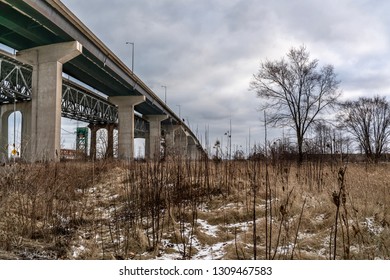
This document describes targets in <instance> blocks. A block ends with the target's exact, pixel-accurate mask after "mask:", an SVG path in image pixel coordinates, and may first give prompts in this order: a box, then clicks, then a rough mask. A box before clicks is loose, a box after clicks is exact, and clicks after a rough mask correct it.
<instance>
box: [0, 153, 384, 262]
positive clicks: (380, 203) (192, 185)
mask: <svg viewBox="0 0 390 280" xmlns="http://www.w3.org/2000/svg"><path fill="white" fill-rule="evenodd" d="M389 170H390V166H389V165H388V164H385V163H383V164H378V165H368V164H352V163H350V164H345V163H341V162H321V161H318V162H307V163H303V164H302V165H301V166H300V167H298V166H297V165H296V164H295V163H294V162H289V161H279V162H270V163H266V162H264V161H223V162H214V161H209V160H204V161H185V160H180V159H175V160H172V161H165V162H120V161H115V162H108V161H99V162H95V163H91V162H90V163H81V162H78V163H77V162H65V163H58V164H54V163H52V164H34V165H29V164H14V165H6V166H1V167H0V259H389V258H390V251H389V250H390V227H389V223H390V213H389V208H388V207H389V201H390V196H389V194H390V186H389V183H390V172H389Z"/></svg>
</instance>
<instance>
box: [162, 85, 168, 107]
mask: <svg viewBox="0 0 390 280" xmlns="http://www.w3.org/2000/svg"><path fill="white" fill-rule="evenodd" d="M161 87H163V88H164V89H165V93H164V103H165V104H167V86H161Z"/></svg>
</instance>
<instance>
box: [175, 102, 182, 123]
mask: <svg viewBox="0 0 390 280" xmlns="http://www.w3.org/2000/svg"><path fill="white" fill-rule="evenodd" d="M176 106H177V107H179V118H180V120H181V105H176Z"/></svg>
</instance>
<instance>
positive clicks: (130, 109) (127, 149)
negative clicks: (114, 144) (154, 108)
mask: <svg viewBox="0 0 390 280" xmlns="http://www.w3.org/2000/svg"><path fill="white" fill-rule="evenodd" d="M109 101H110V102H111V103H114V104H115V105H117V106H118V119H119V123H118V157H119V158H120V159H126V160H129V159H131V160H132V159H134V106H135V105H137V104H139V103H142V102H144V101H145V96H114V97H110V98H109Z"/></svg>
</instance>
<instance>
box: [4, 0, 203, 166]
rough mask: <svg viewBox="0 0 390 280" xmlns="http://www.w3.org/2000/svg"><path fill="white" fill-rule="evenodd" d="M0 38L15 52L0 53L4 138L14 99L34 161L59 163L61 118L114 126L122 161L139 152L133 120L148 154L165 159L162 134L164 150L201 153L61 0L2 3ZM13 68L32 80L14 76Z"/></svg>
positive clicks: (187, 133) (183, 129)
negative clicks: (163, 144) (73, 80)
mask: <svg viewBox="0 0 390 280" xmlns="http://www.w3.org/2000/svg"><path fill="white" fill-rule="evenodd" d="M0 43H2V44H3V45H6V46H8V47H10V48H12V49H14V50H16V54H15V55H11V54H7V53H1V54H0V61H4V63H3V68H2V71H3V72H2V73H1V74H0V82H1V84H0V85H1V89H0V90H1V91H0V105H1V107H0V108H1V110H0V112H1V122H0V128H1V133H2V134H1V142H0V143H1V144H4V141H5V140H3V138H4V136H5V134H6V132H5V127H6V126H7V125H6V124H5V122H6V119H7V115H9V114H10V111H11V109H10V108H11V106H10V105H9V104H12V103H15V102H17V104H18V110H20V111H21V112H22V115H23V123H24V124H23V126H24V127H23V129H22V134H23V138H24V139H28V141H27V140H26V141H25V144H24V146H25V147H24V149H23V150H24V151H25V155H24V157H25V158H26V159H28V160H29V161H37V160H42V159H45V160H54V161H57V160H59V158H58V154H59V152H58V151H59V150H60V126H61V115H62V116H66V117H70V118H76V119H80V120H83V121H87V122H89V123H90V127H95V126H96V125H98V124H115V125H116V126H117V129H118V153H119V157H120V158H123V159H131V158H133V157H134V137H135V134H136V132H137V126H136V124H139V127H143V129H144V131H143V132H145V135H146V136H145V138H146V147H145V154H146V156H147V157H148V158H156V157H159V156H160V149H161V141H162V138H164V141H165V147H166V150H167V151H172V152H180V153H182V154H183V155H185V156H187V157H191V158H196V157H198V156H199V155H201V154H202V153H203V149H202V147H201V145H200V143H199V140H198V139H197V137H196V136H195V135H194V133H193V132H192V131H191V130H190V128H189V127H188V126H187V125H186V124H185V123H183V122H182V120H181V119H180V118H179V117H178V116H177V115H176V114H175V113H174V112H173V110H171V109H170V108H169V107H168V106H167V104H165V103H164V102H163V101H162V100H161V99H160V98H159V97H158V96H157V95H156V94H155V93H154V92H153V91H152V90H151V89H150V88H149V87H148V86H147V85H146V84H145V83H144V82H143V81H141V79H139V78H138V77H137V76H136V75H135V74H134V73H133V72H132V71H131V70H130V69H129V68H128V67H127V66H126V65H125V64H124V63H123V62H122V61H121V60H120V59H119V58H118V57H117V56H116V55H115V54H114V53H113V52H112V51H111V50H110V49H109V48H107V47H106V45H105V44H104V43H103V42H102V41H100V40H99V39H98V38H97V37H96V36H95V35H94V34H93V33H92V32H91V31H90V30H89V29H88V28H87V27H86V26H85V25H84V24H83V23H82V22H81V21H80V20H79V19H78V18H77V17H76V16H75V15H74V14H73V13H72V12H71V11H70V10H69V9H68V8H67V7H66V6H65V5H64V4H62V3H61V2H60V1H54V0H47V1H44V0H35V1H33V0H25V1H21V0H0ZM12 65H13V66H12ZM7 67H8V70H7ZM12 67H14V68H15V69H17V70H15V72H14V74H15V73H19V74H23V75H19V74H15V75H18V77H19V78H21V76H26V77H29V78H28V79H25V80H20V79H19V80H18V81H17V82H16V81H14V80H12V79H13V77H14V76H15V75H14V76H13V74H12V73H11V74H10V70H9V69H10V68H12ZM7 71H8V72H7ZM18 71H19V72H18ZM29 73H30V74H29ZM64 74H66V75H69V76H71V77H73V78H74V79H75V80H76V81H80V82H81V83H83V84H85V85H88V87H90V88H93V89H95V90H96V91H98V92H99V93H102V94H103V95H102V96H105V97H107V98H105V97H102V96H97V95H96V94H94V92H93V91H91V90H87V89H86V88H84V87H83V86H81V85H79V84H77V83H75V82H69V81H67V80H66V79H64V78H63V75H64ZM7 75H8V76H7ZM12 86H14V88H12ZM7 104H8V105H7ZM135 112H137V113H138V114H136V113H135ZM92 130H93V129H92ZM138 130H139V129H138ZM183 139H184V140H183Z"/></svg>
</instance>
